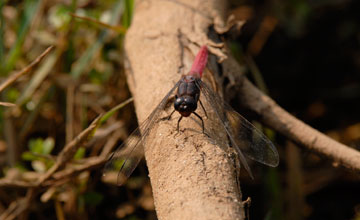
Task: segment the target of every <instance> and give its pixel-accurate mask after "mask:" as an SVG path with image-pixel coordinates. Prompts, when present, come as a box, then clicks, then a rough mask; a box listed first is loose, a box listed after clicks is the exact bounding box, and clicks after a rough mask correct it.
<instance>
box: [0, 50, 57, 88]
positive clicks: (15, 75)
mask: <svg viewBox="0 0 360 220" xmlns="http://www.w3.org/2000/svg"><path fill="white" fill-rule="evenodd" d="M53 47H54V46H50V47H48V48H47V49H46V50H45V51H44V52H43V53H42V54H41V55H40V56H38V57H37V58H36V59H35V60H34V61H33V62H32V63H30V64H29V65H28V66H27V67H25V68H24V69H22V70H21V71H20V72H17V73H15V74H13V75H11V76H10V77H9V78H8V79H7V80H6V81H5V82H3V83H2V84H1V85H0V92H1V91H3V90H4V89H5V88H6V87H8V86H9V85H11V84H12V83H13V82H15V81H16V80H17V79H18V78H20V77H21V76H23V75H25V74H26V73H28V72H30V70H31V69H32V68H33V67H34V66H35V65H36V64H38V63H39V62H40V61H41V60H42V59H43V58H44V57H45V56H46V55H47V54H48V53H49V52H50V51H51V50H52V49H53Z"/></svg>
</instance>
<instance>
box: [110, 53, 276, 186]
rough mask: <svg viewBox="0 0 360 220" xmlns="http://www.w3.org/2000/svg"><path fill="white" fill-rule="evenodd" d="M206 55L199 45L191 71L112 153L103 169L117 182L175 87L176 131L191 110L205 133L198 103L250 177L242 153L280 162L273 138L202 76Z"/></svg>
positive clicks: (131, 167)
mask: <svg viewBox="0 0 360 220" xmlns="http://www.w3.org/2000/svg"><path fill="white" fill-rule="evenodd" d="M207 59H208V50H207V47H206V46H202V47H201V48H200V51H199V52H198V54H197V55H196V57H195V60H194V62H193V65H192V67H191V70H190V72H189V73H188V74H186V75H182V76H181V79H180V80H179V81H178V82H177V83H176V84H175V85H174V87H173V88H172V89H171V90H170V91H169V92H168V93H167V94H166V95H165V97H164V98H163V99H162V101H161V102H160V103H159V104H158V106H157V107H156V108H155V109H154V110H153V111H152V113H151V114H150V115H149V117H148V118H147V119H146V120H145V121H144V122H143V123H142V124H141V125H140V126H139V127H138V128H137V129H136V130H135V131H134V132H133V133H132V134H131V135H130V136H129V137H128V138H127V140H125V142H124V143H123V144H121V145H120V146H119V147H118V148H117V149H116V150H115V152H114V153H113V154H112V155H111V157H110V159H109V160H108V162H107V163H106V165H105V172H106V171H109V170H114V169H115V170H118V172H119V173H118V180H117V181H118V184H119V185H122V184H123V183H124V182H125V181H126V179H127V178H128V177H129V176H130V175H131V173H132V172H133V171H134V169H135V168H136V166H137V165H138V163H139V162H140V160H141V158H142V155H143V153H142V152H143V148H144V145H145V141H146V139H147V137H148V135H149V133H150V131H151V130H152V129H153V128H154V126H155V125H156V124H157V123H158V122H159V120H161V119H162V118H161V115H162V113H163V112H164V111H165V109H166V108H167V103H168V100H169V98H170V97H171V95H172V94H173V93H174V92H175V90H176V94H175V101H174V109H175V110H173V112H172V113H171V114H170V116H169V117H168V118H169V119H170V117H171V116H172V115H173V113H174V112H175V111H177V112H179V113H180V117H179V119H178V122H177V129H178V131H179V124H180V121H181V120H182V118H183V117H189V116H190V115H191V114H194V115H195V116H196V117H197V118H198V119H200V121H201V127H202V132H203V133H205V127H204V120H203V118H202V117H201V116H200V115H199V114H198V113H196V112H195V110H196V109H197V105H198V103H200V105H201V107H202V109H203V111H204V113H205V115H206V112H208V111H210V112H211V113H212V115H211V116H212V117H207V120H214V119H216V120H217V121H218V122H219V123H220V124H221V126H222V128H223V130H224V131H225V133H226V136H227V138H225V139H227V140H220V141H222V142H228V143H229V144H230V145H231V147H232V148H234V149H235V151H236V154H237V156H238V158H239V160H240V162H241V164H242V165H243V166H244V168H245V169H246V170H247V172H248V173H249V175H250V176H251V177H252V178H253V175H252V173H251V170H250V167H249V165H248V163H247V161H246V159H245V156H247V157H249V158H250V159H252V160H255V161H258V162H260V163H263V164H265V165H268V166H271V167H276V166H277V165H278V164H279V155H278V152H277V150H276V148H275V147H274V145H273V144H272V142H271V141H270V140H269V139H268V138H267V137H266V136H265V135H264V134H263V133H262V132H260V131H259V130H258V129H256V128H255V127H254V125H252V124H251V123H250V122H249V121H247V120H246V119H245V118H244V117H242V116H241V115H240V114H239V113H237V112H236V111H235V110H234V109H233V108H232V107H230V106H229V105H228V104H226V103H225V102H224V101H223V100H222V98H220V96H219V95H218V94H217V93H215V92H214V91H213V90H212V89H211V88H210V87H209V86H208V85H207V84H205V83H204V82H203V81H202V80H201V77H202V73H203V70H204V69H205V67H206V64H207ZM200 93H201V94H202V96H203V97H204V100H203V101H205V102H207V105H206V106H207V109H205V108H204V106H203V104H202V102H201V100H200ZM208 133H211V132H208ZM208 136H209V137H210V138H213V139H214V140H215V141H219V139H224V138H223V137H217V136H216V132H215V133H214V132H213V133H211V135H208ZM244 155H245V156H244ZM104 174H105V173H104Z"/></svg>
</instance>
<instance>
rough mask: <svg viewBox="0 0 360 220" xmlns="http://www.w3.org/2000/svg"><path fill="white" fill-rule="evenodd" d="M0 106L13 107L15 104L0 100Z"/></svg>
mask: <svg viewBox="0 0 360 220" xmlns="http://www.w3.org/2000/svg"><path fill="white" fill-rule="evenodd" d="M0 105H1V106H5V107H15V106H16V104H13V103H10V102H0Z"/></svg>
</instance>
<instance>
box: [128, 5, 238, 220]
mask: <svg viewBox="0 0 360 220" xmlns="http://www.w3.org/2000/svg"><path fill="white" fill-rule="evenodd" d="M224 3H225V1H223V0H211V1H208V0H206V1H204V0H203V1H202V0H182V1H178V0H176V1H170V0H168V1H138V2H137V5H136V9H135V15H134V18H133V23H132V26H131V28H130V29H129V30H128V33H127V36H126V40H125V51H126V55H127V58H128V63H129V66H128V71H127V76H128V77H127V78H128V83H129V87H130V90H131V91H132V94H133V96H134V102H135V106H136V112H137V116H138V119H139V121H140V122H142V121H144V120H145V119H146V117H147V116H148V115H149V114H150V113H151V111H152V110H153V109H154V108H155V106H156V105H157V104H158V103H159V102H160V100H161V99H162V98H163V97H164V96H165V94H166V93H167V92H168V91H169V90H170V89H171V88H172V87H173V86H174V84H175V83H176V82H177V81H178V80H179V79H180V76H181V74H182V73H186V72H187V71H189V70H190V65H191V63H192V61H193V58H194V55H195V54H196V52H197V50H198V49H199V45H203V44H206V45H208V46H210V47H209V49H210V51H211V52H212V53H215V54H218V55H219V56H220V57H221V55H222V53H221V51H220V49H217V48H216V47H211V46H218V45H216V44H214V43H211V42H210V41H209V39H208V38H207V32H208V28H209V26H211V25H214V24H215V25H217V26H221V25H222V24H223V23H224V22H223V19H222V17H221V15H223V14H225V9H226V5H225V4H224ZM179 35H181V36H184V37H185V38H186V39H187V41H188V42H190V43H189V45H187V46H186V47H184V46H183V45H182V42H181V40H180V38H179ZM188 48H191V49H190V50H188ZM183 50H184V51H183ZM182 67H183V69H182ZM182 70H183V71H182ZM177 119H178V117H173V119H172V120H171V121H161V122H160V123H159V124H160V126H158V127H157V129H153V130H154V132H152V134H150V136H149V137H148V140H149V141H148V143H147V144H146V145H147V146H145V157H146V161H147V165H148V169H149V176H150V180H151V185H152V189H153V195H154V201H155V207H156V212H157V215H158V218H159V219H225V220H226V219H244V211H243V206H242V203H241V194H240V192H239V187H238V182H237V178H236V167H234V165H233V163H232V161H231V160H229V157H228V154H227V152H226V151H224V149H222V148H221V147H219V146H215V145H214V144H212V143H211V142H210V141H209V139H208V138H207V137H206V136H205V135H203V134H201V133H200V132H198V133H196V131H195V132H194V130H191V128H194V127H195V126H198V125H197V124H196V123H195V122H193V121H192V120H191V119H183V120H182V123H181V128H182V129H181V131H180V132H179V133H177V131H176V125H177ZM198 130H199V131H201V128H199V129H198Z"/></svg>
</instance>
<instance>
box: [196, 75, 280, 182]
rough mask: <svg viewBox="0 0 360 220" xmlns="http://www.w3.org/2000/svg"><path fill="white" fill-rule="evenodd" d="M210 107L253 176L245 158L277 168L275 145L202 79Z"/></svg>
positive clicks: (277, 157)
mask: <svg viewBox="0 0 360 220" xmlns="http://www.w3.org/2000/svg"><path fill="white" fill-rule="evenodd" d="M196 84H197V86H198V87H199V88H200V90H201V92H202V94H203V96H204V97H205V99H206V101H207V102H208V103H209V106H210V107H212V108H213V109H212V110H213V111H214V112H215V114H216V115H217V116H218V118H219V119H220V121H221V122H222V123H221V124H222V125H223V127H224V129H225V130H226V133H227V135H228V137H229V139H230V141H231V144H232V145H233V147H234V148H235V150H236V151H237V153H238V156H239V159H240V161H241V163H242V164H243V165H244V167H245V169H246V170H247V171H248V173H249V174H250V176H252V173H251V170H250V167H249V165H248V164H247V162H246V160H245V157H244V155H245V156H247V157H249V158H250V159H252V160H255V161H258V162H260V163H263V164H265V165H268V166H271V167H276V166H277V165H278V164H279V154H278V152H277V150H276V148H275V146H274V145H273V143H272V142H271V141H270V140H269V139H268V138H267V137H266V136H265V135H264V134H263V133H262V132H260V131H259V130H258V129H257V128H256V127H255V126H254V125H252V124H251V123H250V122H249V121H248V120H246V119H245V118H244V117H242V116H241V115H240V114H239V113H237V112H236V111H235V110H234V109H233V108H232V107H230V106H229V105H228V104H227V103H225V102H224V101H223V100H222V98H220V96H219V95H218V94H216V93H215V92H214V91H213V90H212V89H211V88H209V87H208V86H207V85H206V84H205V83H204V82H202V81H201V80H200V79H197V81H196Z"/></svg>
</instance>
